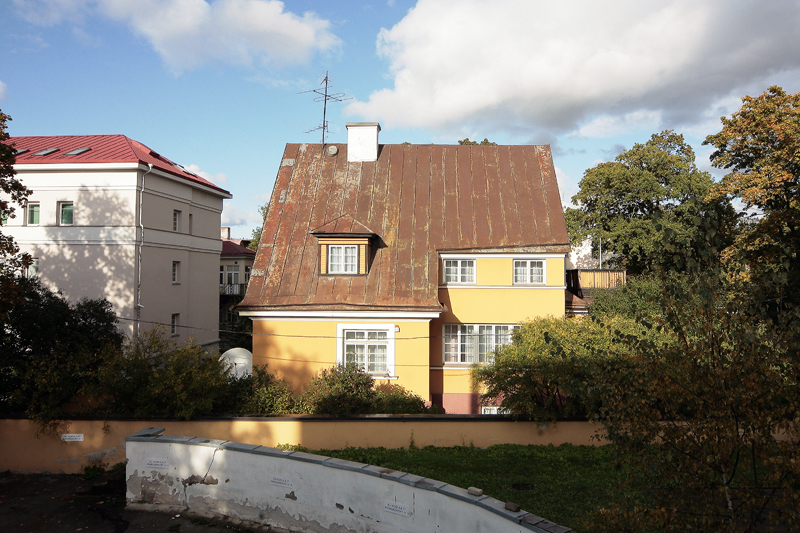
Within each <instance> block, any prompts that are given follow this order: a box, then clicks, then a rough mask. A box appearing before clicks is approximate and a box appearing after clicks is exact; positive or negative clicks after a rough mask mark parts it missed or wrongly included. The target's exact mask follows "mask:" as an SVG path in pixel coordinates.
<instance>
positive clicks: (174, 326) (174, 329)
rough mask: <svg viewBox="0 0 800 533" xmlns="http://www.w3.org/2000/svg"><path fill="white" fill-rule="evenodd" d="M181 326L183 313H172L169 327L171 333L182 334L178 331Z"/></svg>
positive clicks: (173, 334)
mask: <svg viewBox="0 0 800 533" xmlns="http://www.w3.org/2000/svg"><path fill="white" fill-rule="evenodd" d="M180 326H181V314H180V313H172V317H171V319H170V327H169V333H170V335H172V336H173V337H177V336H178V335H180V332H179V331H178V328H180Z"/></svg>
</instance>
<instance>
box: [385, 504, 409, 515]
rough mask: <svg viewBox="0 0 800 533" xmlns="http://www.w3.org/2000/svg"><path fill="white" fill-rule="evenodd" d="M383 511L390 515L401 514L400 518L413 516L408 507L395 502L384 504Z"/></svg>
mask: <svg viewBox="0 0 800 533" xmlns="http://www.w3.org/2000/svg"><path fill="white" fill-rule="evenodd" d="M383 510H384V511H389V512H390V513H394V514H399V515H400V516H411V513H410V512H409V510H408V506H407V505H401V504H399V503H394V502H383Z"/></svg>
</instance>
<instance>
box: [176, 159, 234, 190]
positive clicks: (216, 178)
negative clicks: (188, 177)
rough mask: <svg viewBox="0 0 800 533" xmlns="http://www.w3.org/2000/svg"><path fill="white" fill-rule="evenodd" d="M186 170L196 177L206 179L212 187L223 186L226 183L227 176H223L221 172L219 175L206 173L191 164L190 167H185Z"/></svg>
mask: <svg viewBox="0 0 800 533" xmlns="http://www.w3.org/2000/svg"><path fill="white" fill-rule="evenodd" d="M186 170H188V171H190V172H194V173H195V174H197V175H198V176H200V177H202V178H205V179H207V180H208V181H210V182H211V183H213V184H214V185H225V184H226V183H228V175H227V174H224V173H222V172H220V173H219V174H211V173H210V172H206V171H205V170H203V169H202V168H200V167H199V166H197V165H195V164H194V163H192V164H191V165H188V166H187V167H186Z"/></svg>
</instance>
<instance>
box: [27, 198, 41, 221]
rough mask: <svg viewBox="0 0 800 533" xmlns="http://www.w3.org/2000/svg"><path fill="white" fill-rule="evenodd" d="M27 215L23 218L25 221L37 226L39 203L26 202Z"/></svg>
mask: <svg viewBox="0 0 800 533" xmlns="http://www.w3.org/2000/svg"><path fill="white" fill-rule="evenodd" d="M26 210H27V213H26V214H27V216H26V218H25V221H26V223H27V224H28V225H29V226H38V225H39V203H38V202H36V203H34V202H28V206H27V208H26Z"/></svg>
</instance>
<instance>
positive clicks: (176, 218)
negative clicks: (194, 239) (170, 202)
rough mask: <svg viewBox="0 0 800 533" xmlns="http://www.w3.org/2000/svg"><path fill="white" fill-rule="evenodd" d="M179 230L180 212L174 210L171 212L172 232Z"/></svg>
mask: <svg viewBox="0 0 800 533" xmlns="http://www.w3.org/2000/svg"><path fill="white" fill-rule="evenodd" d="M180 230H181V212H180V211H178V210H177V209H175V210H174V211H172V231H180Z"/></svg>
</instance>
